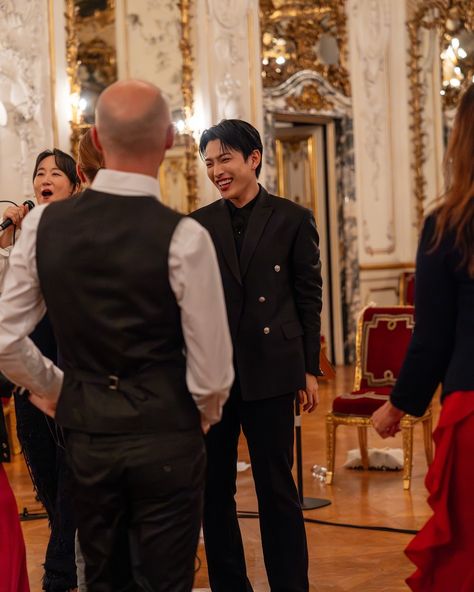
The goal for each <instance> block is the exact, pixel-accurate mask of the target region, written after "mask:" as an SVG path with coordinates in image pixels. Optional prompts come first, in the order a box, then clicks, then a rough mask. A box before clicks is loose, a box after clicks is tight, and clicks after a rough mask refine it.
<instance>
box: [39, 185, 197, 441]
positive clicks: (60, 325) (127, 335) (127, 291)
mask: <svg viewBox="0 0 474 592" xmlns="http://www.w3.org/2000/svg"><path fill="white" fill-rule="evenodd" d="M180 220H181V215H180V214H177V213H176V212H173V211H172V210H170V209H169V208H167V207H166V206H164V205H162V204H161V203H159V202H158V201H157V200H156V199H155V198H153V197H150V196H132V197H128V196H118V195H110V194H107V193H100V192H98V191H93V190H86V191H85V192H84V193H82V194H80V195H78V196H76V197H73V198H71V199H68V200H65V201H62V202H56V203H53V204H50V205H49V206H48V207H47V208H46V210H45V212H44V213H43V215H42V217H41V220H40V223H39V226H38V234H37V244H36V257H37V266H38V275H39V280H40V285H41V290H42V292H43V295H44V299H45V301H46V305H47V307H48V314H49V317H50V320H51V323H52V325H53V329H54V332H55V334H56V339H57V342H58V347H59V350H60V352H61V358H62V366H63V369H64V383H63V388H62V391H61V397H60V401H59V404H58V409H57V413H56V420H57V421H58V423H59V424H60V425H62V426H63V427H66V428H69V429H73V430H80V431H84V432H88V433H115V434H116V433H146V432H157V431H162V432H168V433H173V432H176V431H182V430H188V429H194V428H196V427H197V426H198V425H199V413H198V411H197V408H196V406H195V404H194V401H193V400H192V398H191V395H190V393H189V392H188V390H187V387H186V381H185V375H186V360H185V356H184V340H183V334H182V330H181V321H180V310H179V307H178V305H177V303H176V298H175V296H174V293H173V291H172V289H171V286H170V283H169V277H168V253H169V246H170V242H171V238H172V235H173V232H174V230H175V228H176V226H177V224H178V222H179V221H180Z"/></svg>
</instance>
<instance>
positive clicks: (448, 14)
mask: <svg viewBox="0 0 474 592" xmlns="http://www.w3.org/2000/svg"><path fill="white" fill-rule="evenodd" d="M453 22H459V23H460V24H461V25H462V28H463V29H465V30H467V31H471V32H472V31H474V2H473V0H421V1H419V2H418V3H417V4H416V6H415V9H414V12H413V14H412V16H411V17H410V19H409V20H408V22H407V28H408V35H409V39H410V47H409V77H410V90H411V101H410V112H411V125H410V128H411V131H412V144H413V163H412V169H413V181H414V187H415V208H416V219H417V224H418V227H419V228H420V227H421V224H422V222H423V217H424V207H423V204H424V202H425V199H426V195H425V187H426V179H425V174H424V171H423V165H424V164H425V162H426V152H425V151H426V146H425V135H426V134H425V132H424V129H423V128H424V109H425V97H426V90H425V85H424V83H423V80H422V59H423V50H422V41H423V40H422V34H423V31H424V30H426V31H433V30H434V31H436V32H437V33H438V35H439V38H440V47H441V46H442V44H443V43H445V41H446V37H447V36H448V35H452V34H453V29H452V26H451V28H450V27H448V23H453ZM440 72H441V64H440ZM440 90H441V76H440ZM461 91H462V88H461V87H460V88H459V92H457V93H456V92H450V93H449V95H448V94H447V93H445V95H443V102H444V104H445V106H447V107H452V106H454V105H455V104H456V103H457V100H458V98H459V96H460V94H461ZM441 94H442V93H441Z"/></svg>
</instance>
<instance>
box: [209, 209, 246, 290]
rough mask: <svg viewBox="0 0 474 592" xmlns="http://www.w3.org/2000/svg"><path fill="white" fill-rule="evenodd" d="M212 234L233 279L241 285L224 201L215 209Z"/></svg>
mask: <svg viewBox="0 0 474 592" xmlns="http://www.w3.org/2000/svg"><path fill="white" fill-rule="evenodd" d="M213 226H214V232H215V234H216V237H217V239H218V241H219V244H220V247H221V251H222V254H223V255H224V259H225V260H226V262H227V265H228V266H229V268H230V270H231V271H232V273H233V275H234V276H235V279H236V280H237V281H238V282H239V284H242V278H241V275H240V267H239V260H238V259H237V250H236V248H235V240H234V232H233V230H232V224H231V221H230V214H229V210H228V208H227V206H226V205H225V201H224V199H221V200H220V201H219V202H218V207H217V208H216V218H215V220H214V224H213Z"/></svg>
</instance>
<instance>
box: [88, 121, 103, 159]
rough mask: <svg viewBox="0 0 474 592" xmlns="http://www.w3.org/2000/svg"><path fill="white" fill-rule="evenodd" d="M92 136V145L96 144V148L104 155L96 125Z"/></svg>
mask: <svg viewBox="0 0 474 592" xmlns="http://www.w3.org/2000/svg"><path fill="white" fill-rule="evenodd" d="M91 135H92V143H93V144H94V147H95V148H96V149H97V150H98V151H99V152H100V153H101V154H103V153H104V151H103V149H102V144H101V143H100V140H99V134H98V133H97V128H96V126H95V125H94V127H93V128H92V130H91Z"/></svg>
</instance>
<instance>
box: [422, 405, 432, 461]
mask: <svg viewBox="0 0 474 592" xmlns="http://www.w3.org/2000/svg"><path fill="white" fill-rule="evenodd" d="M423 439H424V442H425V456H426V462H427V463H428V466H430V464H431V463H432V462H433V418H432V416H431V413H430V414H429V415H428V417H427V418H426V419H425V420H424V421H423Z"/></svg>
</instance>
